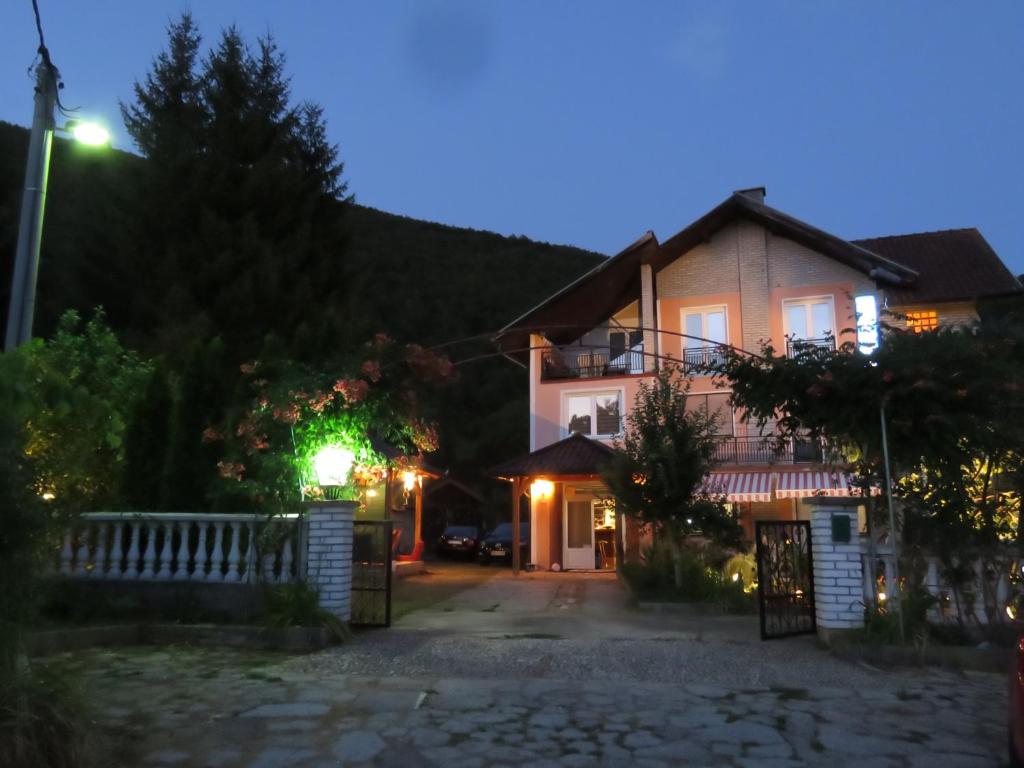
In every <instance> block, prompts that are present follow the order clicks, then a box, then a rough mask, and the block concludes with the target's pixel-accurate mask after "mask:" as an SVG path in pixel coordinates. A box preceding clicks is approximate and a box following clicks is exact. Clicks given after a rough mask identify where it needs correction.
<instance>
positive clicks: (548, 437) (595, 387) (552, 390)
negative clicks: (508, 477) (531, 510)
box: [530, 363, 650, 450]
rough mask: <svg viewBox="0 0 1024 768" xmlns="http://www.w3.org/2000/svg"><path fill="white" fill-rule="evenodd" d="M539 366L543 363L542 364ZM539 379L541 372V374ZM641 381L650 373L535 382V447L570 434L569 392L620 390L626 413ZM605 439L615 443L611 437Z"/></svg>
mask: <svg viewBox="0 0 1024 768" xmlns="http://www.w3.org/2000/svg"><path fill="white" fill-rule="evenodd" d="M538 366H539V363H538ZM538 379H539V374H538ZM641 381H650V376H606V377H603V378H599V379H567V380H560V381H538V380H535V381H534V395H533V397H532V398H531V399H532V402H531V406H532V410H531V413H530V418H531V420H532V424H533V428H534V429H533V431H534V439H535V444H534V445H533V446H532V447H531V450H537V449H538V448H543V447H545V446H548V445H551V444H552V443H557V442H558V441H559V440H562V439H563V438H566V437H568V432H567V431H566V426H567V424H568V422H567V420H566V419H565V417H564V414H563V413H562V401H563V399H564V397H565V395H567V394H568V393H570V392H571V393H576V394H578V393H585V392H610V391H616V390H617V391H619V392H620V393H621V398H622V408H623V414H624V415H625V414H627V413H629V411H630V410H632V407H633V403H634V401H635V400H636V395H637V392H638V391H639V388H640V382H641ZM601 442H603V443H606V444H611V440H607V439H602V440H601Z"/></svg>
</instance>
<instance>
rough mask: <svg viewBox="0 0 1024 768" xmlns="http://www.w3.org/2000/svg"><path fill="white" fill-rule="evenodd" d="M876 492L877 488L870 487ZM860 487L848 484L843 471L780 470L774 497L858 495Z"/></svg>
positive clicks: (804, 497)
mask: <svg viewBox="0 0 1024 768" xmlns="http://www.w3.org/2000/svg"><path fill="white" fill-rule="evenodd" d="M872 492H875V493H877V489H872ZM859 495H860V489H858V488H856V487H855V486H853V485H850V482H849V480H848V479H847V477H846V473H845V472H780V473H779V475H778V485H777V486H776V488H775V497H776V498H779V499H806V498H807V497H809V496H833V497H838V496H843V497H847V496H859Z"/></svg>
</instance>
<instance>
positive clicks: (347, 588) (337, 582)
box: [306, 501, 358, 621]
mask: <svg viewBox="0 0 1024 768" xmlns="http://www.w3.org/2000/svg"><path fill="white" fill-rule="evenodd" d="M357 506H358V503H357V502H355V501H322V502H316V503H314V504H311V505H310V506H309V507H308V508H307V512H306V526H307V528H306V580H307V582H308V583H309V585H310V586H312V587H314V588H315V589H317V590H318V591H319V594H320V606H321V607H322V608H325V609H327V610H328V611H330V612H331V613H333V614H334V615H335V616H337V617H338V618H339V619H341V620H342V621H349V620H350V619H351V618H352V521H353V519H354V518H355V510H356V507H357Z"/></svg>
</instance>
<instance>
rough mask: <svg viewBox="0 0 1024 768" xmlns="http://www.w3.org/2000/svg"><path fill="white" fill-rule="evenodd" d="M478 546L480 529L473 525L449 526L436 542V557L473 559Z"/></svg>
mask: <svg viewBox="0 0 1024 768" xmlns="http://www.w3.org/2000/svg"><path fill="white" fill-rule="evenodd" d="M479 544H480V529H479V528H477V527H476V526H475V525H449V526H447V527H445V529H444V533H442V534H441V538H439V539H438V540H437V555H438V557H473V555H475V554H476V548H477V546H478V545H479Z"/></svg>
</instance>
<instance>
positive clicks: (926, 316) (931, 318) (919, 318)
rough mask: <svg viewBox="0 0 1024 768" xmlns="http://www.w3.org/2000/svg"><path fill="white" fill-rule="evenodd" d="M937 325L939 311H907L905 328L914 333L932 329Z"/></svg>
mask: <svg viewBox="0 0 1024 768" xmlns="http://www.w3.org/2000/svg"><path fill="white" fill-rule="evenodd" d="M938 327H939V313H938V312H936V311H935V310H934V309H922V310H920V311H917V312H907V328H908V329H909V330H911V331H913V332H914V333H924V332H925V331H934V330H935V329H936V328H938Z"/></svg>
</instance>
